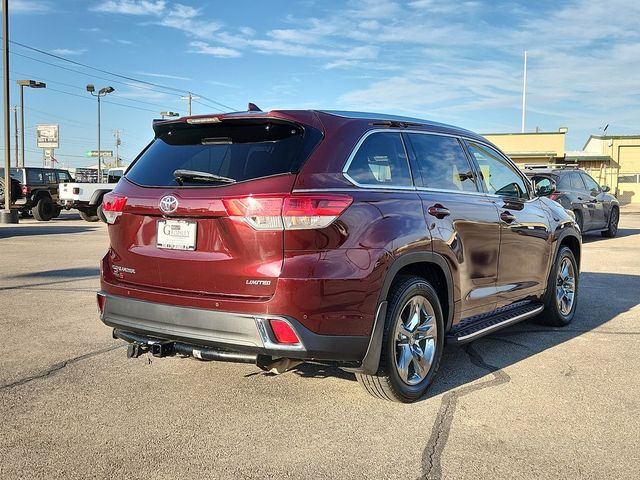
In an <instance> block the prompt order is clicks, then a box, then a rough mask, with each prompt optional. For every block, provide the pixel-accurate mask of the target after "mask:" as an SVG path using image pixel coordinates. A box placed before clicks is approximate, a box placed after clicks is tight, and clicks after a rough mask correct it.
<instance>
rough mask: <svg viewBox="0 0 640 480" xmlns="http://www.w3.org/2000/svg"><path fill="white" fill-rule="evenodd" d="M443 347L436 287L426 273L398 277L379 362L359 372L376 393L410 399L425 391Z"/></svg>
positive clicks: (362, 382) (364, 383)
mask: <svg viewBox="0 0 640 480" xmlns="http://www.w3.org/2000/svg"><path fill="white" fill-rule="evenodd" d="M443 349H444V321H443V316H442V308H441V307H440V301H439V300H438V295H437V294H436V292H435V290H434V289H433V287H432V286H431V285H430V284H429V283H428V282H427V281H426V280H425V279H424V278H422V277H418V276H401V277H398V278H397V279H396V280H395V281H394V283H393V285H392V287H391V291H390V292H389V305H388V307H387V318H386V321H385V327H384V335H383V337H382V353H381V357H380V366H379V369H378V372H377V373H376V374H375V375H367V374H363V373H356V377H357V379H358V381H359V382H360V385H362V387H363V388H364V389H365V390H366V391H367V393H369V394H371V395H373V396H374V397H376V398H380V399H383V400H391V401H396V402H403V403H411V402H415V401H416V400H419V399H420V398H421V397H422V396H423V395H424V394H425V392H426V391H427V388H428V387H429V385H430V384H431V382H432V380H433V377H434V376H435V374H436V372H437V371H438V366H439V365H440V359H441V358H442V351H443Z"/></svg>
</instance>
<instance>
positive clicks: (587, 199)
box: [525, 167, 620, 237]
mask: <svg viewBox="0 0 640 480" xmlns="http://www.w3.org/2000/svg"><path fill="white" fill-rule="evenodd" d="M525 173H526V174H527V176H528V177H529V178H530V179H531V181H532V182H533V184H534V186H535V187H536V189H538V190H540V189H541V190H542V191H546V192H547V193H548V196H549V198H551V199H552V200H555V201H556V202H558V203H559V204H560V205H562V206H563V207H564V208H566V209H567V210H571V211H572V212H573V213H574V214H575V216H576V223H577V224H578V226H579V227H580V230H581V231H582V233H587V232H601V234H602V236H603V237H615V236H616V233H618V221H619V220H620V203H619V202H618V200H617V199H616V197H614V196H613V195H611V194H610V193H608V192H609V187H607V186H606V185H604V186H600V185H598V183H597V182H596V181H595V180H594V179H593V178H591V176H590V175H589V174H587V173H586V172H584V171H582V170H579V169H577V168H574V167H546V168H537V167H527V168H526V169H525Z"/></svg>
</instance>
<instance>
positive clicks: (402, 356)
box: [394, 295, 438, 385]
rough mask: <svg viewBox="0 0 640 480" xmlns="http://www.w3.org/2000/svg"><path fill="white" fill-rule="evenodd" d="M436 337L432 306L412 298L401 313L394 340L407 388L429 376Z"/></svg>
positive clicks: (397, 365) (397, 363)
mask: <svg viewBox="0 0 640 480" xmlns="http://www.w3.org/2000/svg"><path fill="white" fill-rule="evenodd" d="M437 335H438V331H437V323H436V316H435V312H434V309H433V307H432V305H431V304H430V303H429V301H428V300H427V299H426V298H425V297H423V296H422V295H416V296H414V297H411V298H410V299H409V300H408V301H407V302H406V303H405V305H404V306H403V307H402V309H401V310H400V318H399V319H398V322H397V325H396V329H395V337H394V338H395V365H396V370H397V372H398V375H399V376H400V379H401V380H402V381H403V382H404V383H406V384H407V385H417V384H418V383H420V382H421V381H423V380H424V379H425V377H426V376H427V375H428V374H429V371H430V369H431V366H432V365H433V362H434V358H435V355H436V345H437Z"/></svg>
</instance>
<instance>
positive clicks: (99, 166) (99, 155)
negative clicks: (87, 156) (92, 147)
mask: <svg viewBox="0 0 640 480" xmlns="http://www.w3.org/2000/svg"><path fill="white" fill-rule="evenodd" d="M100 182H102V151H101V150H100V94H99V93H98V183H100Z"/></svg>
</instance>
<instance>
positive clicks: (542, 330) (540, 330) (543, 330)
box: [487, 327, 640, 338]
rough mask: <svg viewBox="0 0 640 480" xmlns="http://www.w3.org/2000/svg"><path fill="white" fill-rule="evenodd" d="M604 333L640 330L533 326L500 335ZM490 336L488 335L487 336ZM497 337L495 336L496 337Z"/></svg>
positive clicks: (635, 333)
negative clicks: (528, 328)
mask: <svg viewBox="0 0 640 480" xmlns="http://www.w3.org/2000/svg"><path fill="white" fill-rule="evenodd" d="M562 332H567V333H602V334H605V335H640V332H616V331H612V330H593V329H580V328H562V327H560V328H554V329H548V328H533V329H531V330H512V331H501V332H500V336H501V337H505V336H513V335H520V334H521V333H562ZM487 338H488V337H487ZM494 338H495V337H494Z"/></svg>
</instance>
